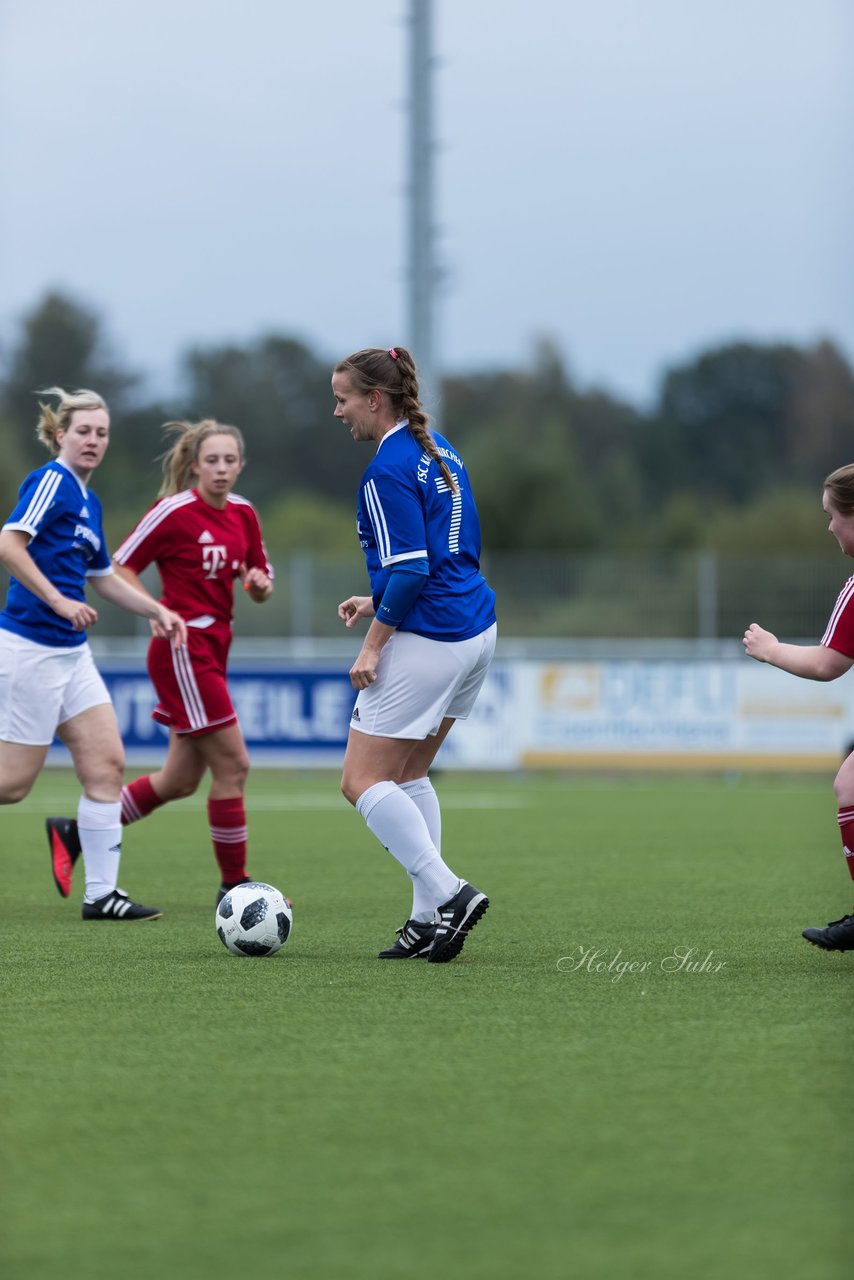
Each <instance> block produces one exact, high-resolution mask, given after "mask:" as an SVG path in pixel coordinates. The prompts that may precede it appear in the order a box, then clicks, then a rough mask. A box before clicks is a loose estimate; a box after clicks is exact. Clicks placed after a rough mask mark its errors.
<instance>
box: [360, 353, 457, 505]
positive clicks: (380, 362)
mask: <svg viewBox="0 0 854 1280" xmlns="http://www.w3.org/2000/svg"><path fill="white" fill-rule="evenodd" d="M335 372H336V373H349V375H350V377H351V379H352V381H353V386H354V387H355V389H356V391H358V392H359V394H360V395H367V393H368V392H369V391H384V392H385V393H386V395H387V396H388V398H389V400H390V401H391V407H392V409H393V410H394V413H395V416H396V417H397V419H398V421H400V420H401V419H402V418H408V419H409V426H408V430H409V431H410V432H411V433H412V435H413V436H414V437H415V439H416V440H417V441H418V443H419V444H420V445H421V448H422V449H423V450H424V452H425V453H426V454H427V456H428V458H432V459H433V461H434V462H437V463H438V464H439V469H440V470H441V472H442V475H443V477H444V479H445V483H446V484H447V485H448V487H449V489H450V490H451V491H452V492H453V493H456V492H457V486H456V484H455V482H454V477H453V475H452V474H451V469H450V467H449V466H448V464H447V462H446V461H445V459H444V458H442V457H440V455H439V450H438V449H437V448H436V441H435V440H434V439H433V434H432V432H431V431H430V427H429V422H430V419H429V418H428V416H427V414H426V412H425V411H424V409H423V408H422V407H421V400H420V398H419V397H420V392H419V389H418V374H417V373H416V370H415V360H414V359H413V357H412V354H411V353H410V352H409V351H407V349H406V347H389V348H388V349H387V350H385V349H383V348H382V347H364V348H363V349H362V350H361V351H355V352H354V353H353V355H351V356H347V357H346V359H344V360H340V361H339V362H338V364H336V366H335Z"/></svg>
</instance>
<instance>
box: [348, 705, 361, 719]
mask: <svg viewBox="0 0 854 1280" xmlns="http://www.w3.org/2000/svg"><path fill="white" fill-rule="evenodd" d="M350 719H351V720H358V719H359V708H358V707H354V708H353V714H352V715H351V717H350Z"/></svg>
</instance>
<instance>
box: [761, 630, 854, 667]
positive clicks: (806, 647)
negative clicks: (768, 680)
mask: <svg viewBox="0 0 854 1280" xmlns="http://www.w3.org/2000/svg"><path fill="white" fill-rule="evenodd" d="M742 643H743V644H744V651H745V653H746V654H747V656H748V657H749V658H755V659H756V661H757V662H767V663H768V665H769V666H772V667H779V668H780V670H781V671H788V673H789V674H790V675H793V676H801V677H802V678H803V679H804V680H836V679H837V678H838V677H839V676H843V675H845V672H846V671H848V670H849V669H850V667H851V665H852V663H854V658H849V657H848V656H847V655H846V654H844V653H840V652H839V650H838V649H828V648H827V646H826V645H823V644H781V642H780V641H779V640H778V639H777V637H776V636H775V635H773V634H772V632H770V631H766V630H765V629H764V628H763V627H760V626H759V623H758V622H751V624H750V626H749V627H748V628H747V630H746V631H745V633H744V640H743V641H742Z"/></svg>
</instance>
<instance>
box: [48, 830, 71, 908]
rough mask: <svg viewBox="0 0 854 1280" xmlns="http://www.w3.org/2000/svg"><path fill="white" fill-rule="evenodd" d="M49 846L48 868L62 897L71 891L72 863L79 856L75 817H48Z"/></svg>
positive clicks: (65, 896)
mask: <svg viewBox="0 0 854 1280" xmlns="http://www.w3.org/2000/svg"><path fill="white" fill-rule="evenodd" d="M44 825H45V830H46V831H47V842H48V845H49V846H50V869H51V871H52V872H53V878H54V881H55V883H56V887H57V889H58V890H59V892H60V894H61V895H62V897H63V898H67V897H68V895H69V894H70V893H71V876H72V873H73V871H74V864H75V862H76V861H77V859H78V858H79V857H80V834H79V832H78V830H77V820H76V819H75V818H48V819H47V820H46V822H45V824H44Z"/></svg>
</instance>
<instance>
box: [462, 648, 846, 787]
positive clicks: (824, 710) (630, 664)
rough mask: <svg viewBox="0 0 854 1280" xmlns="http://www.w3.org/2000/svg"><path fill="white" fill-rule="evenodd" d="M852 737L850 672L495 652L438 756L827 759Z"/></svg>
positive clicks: (745, 761)
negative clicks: (476, 696) (838, 675)
mask: <svg viewBox="0 0 854 1280" xmlns="http://www.w3.org/2000/svg"><path fill="white" fill-rule="evenodd" d="M851 739H854V679H852V680H846V679H845V677H843V678H842V679H840V680H838V681H834V682H832V683H830V684H820V683H816V682H814V681H810V680H799V679H797V678H796V677H794V676H789V675H787V674H785V673H784V672H781V671H777V670H776V669H774V668H772V667H768V666H763V665H760V664H758V663H755V662H751V661H750V660H749V659H747V658H745V660H744V662H739V661H736V660H733V661H722V660H716V661H689V660H679V661H676V660H662V661H649V660H638V661H633V660H628V661H626V660H618V661H601V662H554V663H544V662H527V661H516V662H512V663H498V664H496V665H495V667H494V668H493V670H492V671H491V672H490V676H489V679H488V681H487V684H486V686H485V687H484V690H483V693H482V694H481V698H480V700H479V702H478V704H477V706H476V707H475V710H474V713H473V715H472V717H471V719H470V720H469V721H467V722H466V723H462V722H461V723H460V724H459V725H457V726H456V727H455V729H454V732H453V733H452V734H451V736H450V738H449V739H448V742H447V745H446V746H445V747H444V748H443V751H442V756H441V760H442V762H446V763H448V764H450V763H454V764H456V765H459V766H462V767H466V766H468V767H472V768H490V767H494V768H513V767H518V768H525V767H529V768H530V767H536V768H549V767H554V768H562V767H576V768H578V767H581V768H584V767H587V768H592V767H605V768H607V767H609V766H613V767H622V768H632V767H634V768H650V767H651V768H694V769H696V768H703V767H711V768H719V767H733V768H772V769H822V770H823V769H827V768H830V767H832V766H833V764H834V762H838V761H839V759H840V757H841V755H842V753H843V752H844V751H845V750H846V749H847V747H848V744H849V742H850V740H851Z"/></svg>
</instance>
